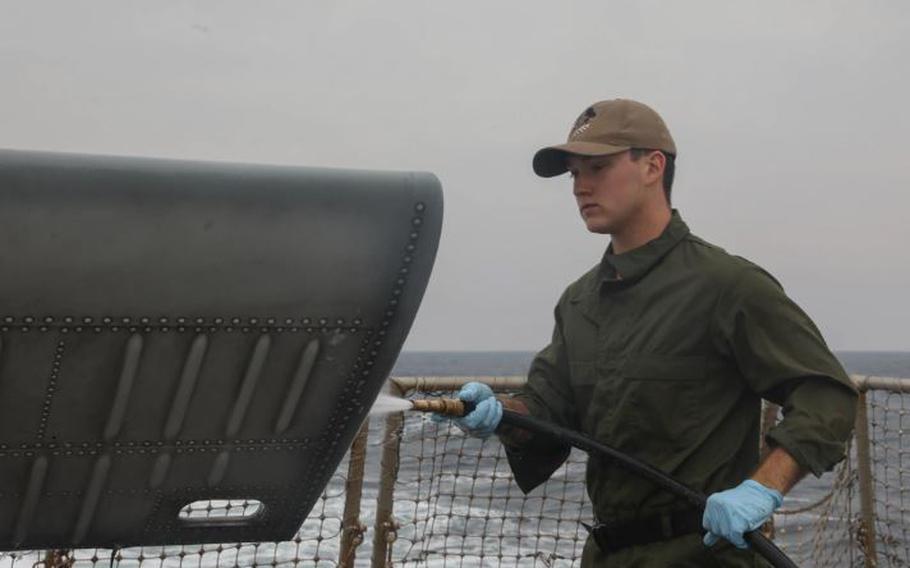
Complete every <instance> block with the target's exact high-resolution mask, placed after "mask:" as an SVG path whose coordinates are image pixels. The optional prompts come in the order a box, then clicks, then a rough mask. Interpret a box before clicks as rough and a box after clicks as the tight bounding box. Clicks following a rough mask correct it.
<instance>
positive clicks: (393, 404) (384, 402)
mask: <svg viewBox="0 0 910 568" xmlns="http://www.w3.org/2000/svg"><path fill="white" fill-rule="evenodd" d="M410 409H411V401H410V400H406V399H403V398H399V397H397V396H392V395H390V394H385V393H382V394H380V395H379V396H378V397H376V402H374V403H373V407H372V408H370V416H377V415H382V414H389V413H390V412H401V411H403V410H410Z"/></svg>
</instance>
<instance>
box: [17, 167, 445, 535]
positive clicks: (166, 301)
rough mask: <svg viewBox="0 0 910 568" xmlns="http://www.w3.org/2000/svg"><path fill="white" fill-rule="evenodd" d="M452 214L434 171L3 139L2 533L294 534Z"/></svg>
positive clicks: (388, 363) (395, 342)
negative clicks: (212, 514)
mask: <svg viewBox="0 0 910 568" xmlns="http://www.w3.org/2000/svg"><path fill="white" fill-rule="evenodd" d="M441 222H442V191H441V188H440V185H439V182H438V180H437V179H436V178H435V177H434V176H433V175H431V174H427V173H391V172H369V171H346V170H330V169H316V168H291V167H277V166H255V165H237V164H222V163H196V162H185V161H167V160H149V159H135V158H114V157H102V156H83V155H71V154H52V153H38V152H19V151H0V326H2V327H0V548H3V549H20V548H51V547H53V548H60V547H122V546H132V545H157V544H181V543H204V542H236V541H275V540H282V539H287V538H289V537H290V536H291V535H293V534H294V532H295V531H296V530H297V529H298V527H299V526H300V524H301V523H302V521H303V520H304V519H305V518H306V516H307V514H308V513H309V511H310V509H311V508H312V506H313V505H314V503H315V502H316V500H317V499H318V498H319V496H320V494H321V492H322V490H323V488H324V487H325V485H326V483H327V482H328V480H329V478H330V476H331V475H332V473H333V472H334V470H335V468H336V467H337V465H338V463H339V462H340V460H341V458H342V457H343V455H344V453H345V451H346V450H347V448H348V446H349V445H350V443H351V441H352V440H353V437H354V435H355V433H356V431H357V429H358V428H359V427H360V424H361V423H362V422H363V420H364V418H365V417H366V414H367V412H368V410H369V407H370V406H371V404H372V402H373V401H374V399H375V397H376V396H377V394H378V393H379V391H380V389H381V387H382V385H383V382H384V381H385V379H386V377H387V375H388V373H389V372H390V370H391V368H392V365H393V363H394V361H395V359H396V357H397V356H398V353H399V351H400V349H401V346H402V343H403V342H404V339H405V337H406V336H407V333H408V330H409V328H410V326H411V323H412V322H413V319H414V316H415V314H416V312H417V309H418V305H419V303H420V300H421V298H422V296H423V293H424V290H425V288H426V284H427V280H428V278H429V275H430V271H431V269H432V266H433V261H434V258H435V255H436V249H437V245H438V242H439V236H440V228H441ZM210 499H215V500H221V499H243V500H256V501H259V502H260V503H261V505H262V506H261V507H260V508H259V509H258V511H257V512H256V513H255V514H253V515H249V516H243V517H239V518H231V517H226V518H219V519H207V518H185V517H183V516H181V515H180V514H179V513H180V511H181V509H182V508H184V507H185V506H186V505H187V504H189V503H192V502H195V501H200V500H210Z"/></svg>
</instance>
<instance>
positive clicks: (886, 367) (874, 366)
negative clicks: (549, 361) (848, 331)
mask: <svg viewBox="0 0 910 568" xmlns="http://www.w3.org/2000/svg"><path fill="white" fill-rule="evenodd" d="M835 354H836V355H837V358H838V359H839V360H840V362H841V363H842V364H843V365H844V368H845V369H847V372H849V373H856V374H861V375H876V376H883V377H907V378H910V352H908V351H897V352H895V351H838V352H836V353H835ZM533 358H534V352H533V351H409V352H404V353H402V354H401V356H400V357H399V358H398V362H397V363H396V364H395V368H394V369H393V371H392V375H393V376H400V377H406V376H439V377H445V376H449V377H451V376H491V375H493V376H500V375H524V374H525V373H527V372H528V367H529V366H530V365H531V361H532V360H533Z"/></svg>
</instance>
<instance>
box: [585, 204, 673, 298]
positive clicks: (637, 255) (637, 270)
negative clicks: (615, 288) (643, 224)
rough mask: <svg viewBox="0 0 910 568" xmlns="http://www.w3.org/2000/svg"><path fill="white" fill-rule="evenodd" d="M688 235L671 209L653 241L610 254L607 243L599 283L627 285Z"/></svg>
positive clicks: (610, 249) (611, 246) (638, 277)
mask: <svg viewBox="0 0 910 568" xmlns="http://www.w3.org/2000/svg"><path fill="white" fill-rule="evenodd" d="M688 234H689V227H688V226H687V225H686V223H685V222H684V221H683V220H682V217H680V215H679V211H677V210H676V209H674V210H673V213H672V215H671V216H670V222H669V223H668V224H667V227H666V228H665V229H664V231H663V233H661V234H660V236H659V237H657V238H656V239H654V240H652V241H648V242H647V243H645V244H644V245H642V246H640V247H638V248H635V249H632V250H630V251H627V252H624V253H622V254H613V244H612V243H611V244H610V246H609V247H607V252H606V253H604V256H603V260H602V261H601V265H600V273H601V278H602V282H611V283H612V282H616V281H621V282H625V283H631V282H634V281H636V280H638V279H640V278H641V277H642V276H644V275H645V274H647V272H648V271H649V270H651V268H653V267H654V265H656V264H657V263H658V262H659V261H660V259H662V258H663V257H664V256H665V255H666V254H667V253H668V252H670V251H671V250H673V248H674V247H675V246H676V245H678V244H679V242H680V241H681V240H683V238H685V236H686V235H688Z"/></svg>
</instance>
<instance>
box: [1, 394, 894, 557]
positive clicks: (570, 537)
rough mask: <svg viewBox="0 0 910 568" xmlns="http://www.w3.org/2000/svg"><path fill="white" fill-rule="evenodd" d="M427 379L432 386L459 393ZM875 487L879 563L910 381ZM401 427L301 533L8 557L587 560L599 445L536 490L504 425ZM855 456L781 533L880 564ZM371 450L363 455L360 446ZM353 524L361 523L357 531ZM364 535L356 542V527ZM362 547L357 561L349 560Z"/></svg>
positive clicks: (877, 398) (880, 397)
mask: <svg viewBox="0 0 910 568" xmlns="http://www.w3.org/2000/svg"><path fill="white" fill-rule="evenodd" d="M450 394H451V393H449V392H423V393H419V396H421V397H423V396H439V395H443V396H445V395H450ZM867 408H868V423H869V432H870V438H871V447H870V454H871V473H872V479H873V488H874V505H875V523H874V530H875V533H876V539H875V545H876V548H877V560H878V563H877V566H895V567H898V566H900V567H906V566H910V539H908V534H907V533H908V530H910V523H908V522H907V519H908V517H910V447H908V446H910V441H908V438H907V436H905V435H904V432H906V431H907V429H908V427H910V395H907V394H903V395H902V394H900V393H897V392H887V391H874V390H873V391H869V392H868V394H867ZM397 423H398V424H400V427H398V428H396V429H395V430H393V431H391V432H387V431H386V430H385V424H386V418H385V417H383V416H379V417H376V418H373V419H371V425H370V434H369V439H368V442H367V444H366V460H365V462H366V463H365V470H364V473H363V478H362V479H352V480H349V479H348V478H347V477H348V462H349V457H345V459H344V461H343V462H342V464H341V466H340V467H339V468H338V470H337V472H336V473H335V475H334V476H333V477H332V479H331V481H330V482H329V484H328V486H327V487H326V489H325V491H324V492H323V495H322V498H321V499H320V500H319V501H318V502H317V503H316V505H315V507H314V508H313V511H312V512H311V513H310V516H309V518H308V519H307V520H306V521H305V522H304V523H303V525H302V526H301V528H300V530H299V531H298V533H297V534H296V535H295V537H294V538H293V539H292V540H290V541H286V542H272V543H265V542H260V543H236V544H207V545H194V546H169V547H145V548H129V549H123V550H117V551H110V550H100V549H83V550H75V551H18V552H10V553H5V554H0V568H7V567H10V568H12V567H16V568H19V567H22V568H32V567H33V566H35V565H36V564H37V565H38V566H44V567H50V566H54V567H67V568H69V567H78V568H89V567H91V568H95V567H98V568H101V567H106V566H112V565H113V566H122V567H127V566H129V567H137V568H172V567H173V568H204V567H212V566H219V567H221V566H225V567H244V568H246V567H263V568H265V567H269V568H273V567H274V568H290V567H298V566H301V567H302V566H306V567H316V568H322V567H328V566H338V565H342V564H343V565H346V566H358V567H359V566H364V567H365V566H372V565H381V566H398V567H418V566H420V567H431V568H437V567H476V566H483V567H503V568H506V567H522V568H524V567H528V566H534V567H569V566H578V565H579V564H580V558H581V553H582V548H583V546H584V542H585V539H586V537H587V531H586V530H585V529H584V527H583V525H582V524H581V523H582V522H586V523H590V522H591V508H590V504H589V502H588V499H587V495H586V493H585V485H584V474H585V463H586V459H587V456H586V455H585V454H584V453H582V452H578V451H573V453H572V454H571V456H570V458H569V460H568V461H567V463H566V464H565V465H563V466H562V467H561V468H560V469H559V470H558V471H557V472H556V473H555V474H554V475H553V476H552V478H551V479H550V481H548V482H547V483H546V484H545V485H543V486H541V487H538V488H537V489H535V490H534V491H533V492H532V493H531V494H530V495H528V496H525V495H524V494H522V492H521V491H520V490H519V489H518V487H517V485H515V483H514V480H513V478H512V474H511V471H510V469H509V466H508V461H507V459H506V456H505V453H504V451H503V449H502V446H501V445H500V443H499V442H498V440H497V439H496V437H495V436H494V437H490V438H488V439H486V440H478V439H475V438H472V437H469V436H466V435H465V434H463V433H462V432H461V431H460V430H458V429H457V428H455V427H454V426H451V425H450V423H449V422H442V423H438V424H437V423H435V422H433V421H431V420H429V419H428V417H427V415H424V414H420V413H415V412H406V413H404V414H403V420H401V421H399V422H397ZM390 445H391V447H392V448H393V449H395V448H397V454H396V455H397V459H398V462H397V466H396V467H394V468H392V469H393V471H391V474H392V475H393V479H392V482H391V487H392V488H393V490H394V494H393V496H392V497H391V512H392V519H391V523H390V527H389V528H390V530H389V531H388V532H387V533H382V532H380V535H379V536H380V537H381V538H380V540H382V538H384V539H385V540H384V542H382V543H381V545H380V546H382V550H380V551H379V554H378V564H373V563H372V562H371V555H372V553H373V552H374V551H373V539H374V537H376V536H377V534H376V531H377V529H376V528H374V525H375V524H376V516H377V514H376V511H377V499H380V495H379V492H380V486H381V481H382V473H381V471H380V470H381V464H380V456H381V454H382V453H383V451H384V450H385V449H386V448H387V447H390ZM848 455H849V458H848V459H847V460H845V461H844V462H842V463H841V464H839V465H838V466H837V467H836V468H835V470H834V471H832V472H829V473H827V474H825V476H823V477H822V478H821V479H816V478H814V477H812V476H809V477H807V478H806V479H805V480H803V481H802V482H801V483H800V484H799V485H797V487H796V488H795V489H794V490H793V491H792V492H791V493H790V494H789V495H788V496H787V498H786V499H785V501H784V506H783V508H782V509H781V510H780V511H779V512H778V514H776V515H775V518H774V522H773V529H772V531H773V538H774V540H775V542H776V543H777V544H778V545H779V546H781V548H783V549H784V551H785V552H787V554H788V555H790V556H791V557H792V558H793V559H794V560H795V561H796V563H797V564H798V565H800V566H804V567H809V568H811V567H816V568H822V567H844V566H851V567H852V566H867V565H872V564H867V563H866V559H865V556H864V552H863V549H864V543H865V542H866V540H865V539H866V538H867V537H868V535H867V534H866V533H865V531H864V529H863V526H864V525H863V523H862V514H861V507H860V497H859V480H858V469H859V468H858V461H857V451H856V444H855V443H854V444H852V445H851V448H850V451H849V454H848ZM361 459H362V457H361ZM349 482H354V483H356V484H357V485H358V486H362V490H363V493H362V496H361V498H360V502H359V522H360V523H362V525H358V526H349V527H345V526H344V521H343V518H344V508H345V497H346V486H347V484H349ZM257 506H258V503H257V502H247V501H212V502H197V503H194V504H192V505H190V506H188V507H187V508H185V509H184V511H183V512H182V514H183V515H185V516H187V517H191V518H205V517H209V516H226V515H227V516H231V515H249V514H251V512H254V511H255V507H257ZM351 531H353V532H351ZM345 533H348V536H349V537H350V536H351V535H352V534H353V536H354V537H355V538H354V539H353V542H354V545H355V547H356V548H351V549H349V550H343V548H342V540H343V535H345ZM353 554H356V561H355V562H352V563H347V562H345V561H346V560H349V559H351V558H352V556H353Z"/></svg>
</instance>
